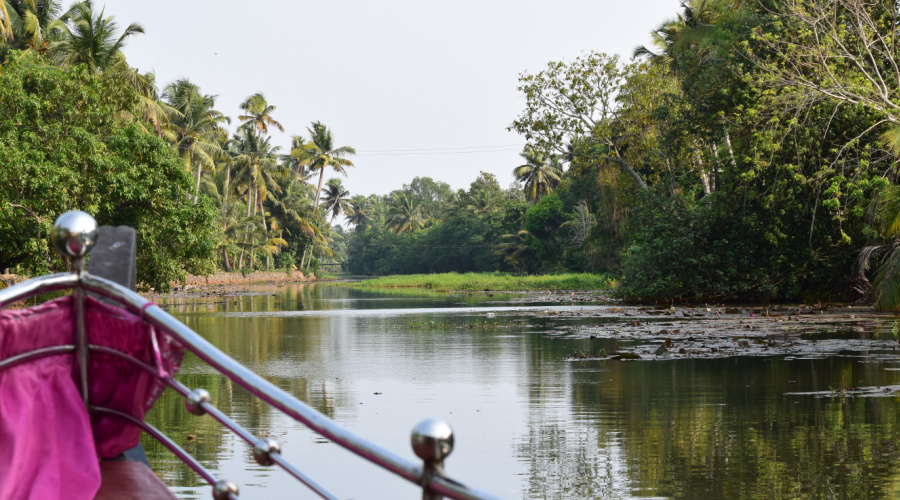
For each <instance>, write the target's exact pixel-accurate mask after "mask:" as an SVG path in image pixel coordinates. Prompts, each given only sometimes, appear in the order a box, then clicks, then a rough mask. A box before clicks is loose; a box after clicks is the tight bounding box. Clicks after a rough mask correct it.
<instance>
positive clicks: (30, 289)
mask: <svg viewBox="0 0 900 500" xmlns="http://www.w3.org/2000/svg"><path fill="white" fill-rule="evenodd" d="M69 214H72V212H69V213H67V214H64V215H63V216H61V217H60V219H58V220H57V223H56V224H55V225H54V231H53V235H54V243H55V244H56V246H57V248H59V249H60V251H61V253H63V255H64V256H67V257H69V258H70V259H71V261H72V268H73V271H74V272H72V273H60V274H54V275H49V276H43V277H39V278H34V279H31V280H28V281H26V282H23V283H20V284H17V285H14V286H12V287H9V288H6V289H3V290H0V307H2V306H3V305H5V304H10V303H12V302H17V301H20V300H23V299H26V298H28V297H32V296H34V295H38V294H41V293H45V292H49V291H55V290H62V289H72V290H73V291H74V294H75V296H76V298H83V297H84V292H85V291H88V292H93V293H95V294H98V295H101V296H104V297H107V298H110V299H113V300H115V301H117V302H118V303H120V304H122V305H123V306H125V307H126V308H127V309H130V310H131V311H132V312H134V313H135V314H139V315H141V316H142V317H143V318H144V320H145V321H147V322H149V323H151V324H152V325H154V326H155V327H158V328H159V329H160V330H161V331H163V332H165V333H166V334H168V335H171V336H172V337H173V338H175V339H176V340H177V341H178V342H180V343H181V344H182V345H183V346H184V347H185V348H186V349H187V350H189V351H191V352H192V353H194V354H195V355H196V356H197V357H198V358H200V359H202V360H203V361H205V362H206V363H207V364H209V365H210V366H212V367H213V368H215V369H216V370H217V371H219V372H220V373H221V374H223V375H224V376H226V377H228V378H229V379H231V380H232V381H233V382H235V383H236V384H238V385H240V386H241V387H243V388H244V389H246V390H247V391H249V392H250V393H251V394H253V395H254V396H256V397H258V398H259V399H261V400H263V401H265V402H266V403H268V404H270V405H271V406H272V407H274V408H276V409H278V410H280V411H281V412H282V413H284V414H285V415H287V416H289V417H291V418H292V419H294V420H296V421H298V422H301V423H303V424H304V425H306V426H307V427H308V428H310V429H311V430H313V431H315V432H317V433H318V434H320V435H322V436H323V437H325V438H327V439H329V440H331V441H332V442H334V443H336V444H338V445H340V446H342V447H344V448H346V449H347V450H349V451H351V452H352V453H355V454H356V455H359V456H360V457H362V458H363V459H365V460H368V461H369V462H372V463H374V464H375V465H378V466H380V467H381V468H383V469H386V470H388V471H390V472H393V473H394V474H397V475H398V476H400V477H402V478H404V479H406V480H408V481H410V482H413V483H415V484H418V485H420V486H422V488H423V498H425V499H435V498H442V497H443V496H447V497H450V498H454V499H460V500H470V499H471V500H482V499H483V500H489V499H496V498H499V497H495V496H493V495H491V494H489V493H486V492H483V491H480V490H476V489H473V488H469V487H467V486H465V485H463V484H462V483H459V482H457V481H454V480H452V479H450V478H448V477H446V476H445V475H444V474H443V460H444V458H446V456H447V455H449V454H450V451H452V447H453V435H452V430H451V429H450V427H449V426H448V425H447V424H444V423H443V422H438V421H434V420H426V421H424V422H421V423H420V424H418V425H417V426H416V427H415V428H414V429H413V433H412V445H413V450H414V451H415V453H416V454H417V455H418V456H419V457H420V458H422V459H423V462H424V463H423V465H419V464H416V463H414V462H412V461H410V460H407V459H405V458H403V457H401V456H399V455H396V454H395V453H393V452H391V451H389V450H386V449H384V448H382V447H380V446H378V445H376V444H374V443H372V442H369V441H367V440H365V439H363V438H362V437H360V436H357V435H356V434H354V433H353V432H351V431H350V430H348V429H345V428H343V427H341V426H340V425H338V424H337V423H335V422H334V421H332V420H331V419H329V418H328V417H326V416H325V415H323V414H321V413H319V412H318V411H317V410H315V409H314V408H312V407H310V406H309V405H307V404H305V403H303V402H302V401H300V400H298V399H296V398H294V397H293V396H291V395H290V394H288V393H287V392H285V391H283V390H282V389H280V388H278V387H277V386H275V385H274V384H272V383H271V382H269V381H267V380H266V379H264V378H262V377H260V376H259V375H257V374H256V373H254V372H252V371H250V370H249V369H247V368H246V367H244V366H243V365H241V364H240V363H238V362H237V361H235V360H233V359H232V358H230V357H229V356H227V355H226V354H224V353H223V352H222V351H220V350H219V349H217V348H216V347H215V346H213V345H212V344H211V343H209V342H208V341H207V340H206V339H204V338H203V337H201V336H200V335H199V334H197V333H196V332H194V331H193V330H191V329H190V328H188V327H187V326H186V325H184V324H183V323H181V322H180V321H179V320H178V319H176V318H175V317H173V316H171V315H170V314H169V313H167V312H165V311H164V310H162V309H161V308H160V307H159V306H157V305H156V304H153V303H152V302H150V301H148V300H147V299H145V298H143V297H141V296H140V295H138V294H137V293H135V292H133V291H131V290H129V289H128V288H125V287H123V286H121V285H119V284H117V283H115V282H112V281H110V280H107V279H104V278H101V277H98V276H93V275H91V274H89V273H87V272H85V271H84V262H83V258H84V255H86V254H87V252H88V251H89V250H90V246H92V241H91V240H92V238H93V240H94V241H95V240H96V228H94V229H93V231H94V232H93V233H91V232H90V228H88V229H85V230H82V231H81V232H80V233H79V232H78V231H76V230H73V229H72V228H71V227H65V223H63V224H62V226H64V227H61V228H60V227H59V226H60V225H61V222H60V221H63V219H64V218H65V217H66V216H67V215H69ZM80 214H83V212H80ZM83 215H85V216H87V217H90V216H88V215H87V214H83ZM91 221H93V218H91ZM78 222H79V223H81V222H82V221H81V220H79V221H78ZM94 224H96V223H94ZM66 238H68V239H66ZM73 238H74V239H78V238H80V240H78V241H75V244H74V245H73V244H72V241H73ZM58 239H64V240H65V242H66V243H65V244H61V243H60V242H59V241H58ZM78 243H81V244H82V246H83V247H87V248H81V247H78ZM78 302H79V304H77V306H78V307H79V308H80V306H81V304H80V302H81V300H78ZM78 316H79V318H78V330H83V328H84V324H83V318H82V317H81V316H82V315H81V314H79V315H78ZM101 349H103V348H101ZM75 350H76V352H77V353H78V355H79V356H80V365H81V366H82V367H85V366H86V365H87V356H88V355H89V352H90V351H91V350H99V349H98V347H97V346H90V345H89V344H87V341H86V339H85V337H84V335H83V332H81V331H80V332H78V335H77V339H76V346H75ZM107 350H109V349H107ZM116 355H118V356H120V357H124V358H126V359H127V358H130V356H128V355H127V354H125V353H119V354H116ZM131 360H132V361H134V362H136V363H137V364H138V365H139V366H141V365H143V366H141V367H142V368H143V369H145V370H146V369H148V368H150V369H152V367H150V366H149V365H146V364H144V363H142V362H140V361H138V360H136V359H134V358H131ZM162 381H163V382H164V383H166V385H169V386H170V387H172V388H173V389H175V390H176V391H177V392H179V393H181V394H182V395H183V396H186V398H187V402H186V405H187V406H188V409H189V410H192V412H194V413H203V412H206V413H210V415H211V416H213V418H215V419H216V420H218V421H219V422H220V423H222V424H223V425H225V426H226V427H228V428H229V429H231V430H232V431H233V432H235V433H236V434H238V435H239V436H240V437H241V438H242V439H244V440H245V441H247V442H248V443H250V444H251V445H253V446H254V456H255V457H256V459H257V461H258V462H259V463H261V464H263V465H269V464H277V465H279V466H281V467H282V468H284V469H285V470H286V471H287V472H288V473H290V474H291V475H293V476H294V477H296V478H297V479H298V480H300V481H301V482H303V483H304V484H306V485H307V486H308V487H310V488H311V489H312V490H313V491H315V492H316V493H317V494H319V495H320V496H322V497H323V498H328V499H330V498H336V497H334V496H333V495H331V494H330V493H328V492H327V491H325V490H324V489H323V488H321V487H319V486H318V485H317V484H316V483H314V482H313V481H312V480H310V479H309V478H307V477H306V476H305V475H304V474H302V473H301V472H300V471H299V470H297V469H296V468H294V467H293V466H291V465H290V464H289V463H287V461H286V460H285V459H284V457H283V456H282V455H281V454H280V447H279V446H278V445H277V443H274V441H272V440H262V439H256V438H254V437H253V436H252V435H251V434H250V433H249V432H247V431H246V430H245V429H243V428H242V427H240V426H239V425H238V424H236V423H235V422H233V421H232V420H231V419H230V418H228V417H227V416H225V415H224V414H223V413H221V411H219V410H218V409H216V408H215V407H214V406H212V405H211V403H209V401H208V393H207V394H206V397H205V398H204V397H203V393H206V391H203V390H194V391H190V392H187V393H185V391H187V388H186V387H185V386H184V385H182V384H181V383H180V382H177V381H175V380H174V379H172V378H171V377H166V378H163V379H162ZM81 386H82V387H86V374H84V372H82V379H81ZM201 391H202V392H201ZM84 397H85V400H86V402H87V395H86V393H85V394H84ZM198 408H199V409H200V411H197V410H198ZM106 411H109V410H106ZM142 427H143V426H142ZM144 428H145V430H146V427H144ZM153 431H155V433H156V434H160V435H161V433H159V432H158V431H157V430H156V429H153ZM156 434H154V437H156V438H157V439H159V437H157V435H156ZM163 444H165V445H166V446H169V445H168V444H166V443H165V442H163ZM176 446H177V445H176ZM170 449H172V448H171V447H170ZM179 449H180V448H179ZM173 451H174V450H173ZM181 451H183V450H181ZM179 458H182V460H184V458H183V457H181V456H180V455H179ZM189 465H191V464H190V463H189ZM198 465H199V464H198ZM195 470H197V469H196V468H195ZM204 471H205V469H204ZM198 472H199V471H198ZM201 475H202V476H204V479H207V481H210V479H211V476H209V477H207V476H206V475H205V474H203V473H201ZM223 483H225V482H223V481H218V482H216V483H215V484H214V496H215V497H216V498H229V497H230V496H234V495H235V494H236V493H237V491H236V487H235V488H233V490H232V489H228V485H224V484H223ZM210 484H213V483H212V482H211V481H210ZM220 488H223V489H221V490H220Z"/></svg>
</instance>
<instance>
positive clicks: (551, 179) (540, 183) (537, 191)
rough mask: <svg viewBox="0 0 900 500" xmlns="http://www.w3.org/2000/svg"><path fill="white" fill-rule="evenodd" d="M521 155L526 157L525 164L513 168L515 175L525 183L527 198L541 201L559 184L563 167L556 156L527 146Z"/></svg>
mask: <svg viewBox="0 0 900 500" xmlns="http://www.w3.org/2000/svg"><path fill="white" fill-rule="evenodd" d="M519 156H521V157H522V158H524V159H525V164H524V165H519V166H518V167H516V168H515V169H513V176H514V177H515V178H516V180H517V181H519V182H521V183H522V184H523V185H524V187H525V197H526V198H528V199H529V200H531V201H534V202H538V201H541V198H542V197H544V196H545V195H548V194H550V191H552V190H553V188H555V187H556V185H557V184H559V181H560V179H562V169H560V168H559V165H558V164H557V162H556V160H555V159H554V158H552V157H551V158H548V157H547V155H545V154H542V153H539V152H537V151H535V150H533V149H528V148H526V149H525V151H523V152H522V153H519Z"/></svg>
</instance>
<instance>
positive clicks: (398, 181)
mask: <svg viewBox="0 0 900 500" xmlns="http://www.w3.org/2000/svg"><path fill="white" fill-rule="evenodd" d="M94 1H95V5H96V6H97V7H102V6H103V5H104V2H103V0H94ZM71 3H72V2H66V6H68V5H69V4H71ZM105 5H106V14H107V15H112V16H114V17H115V19H116V21H117V22H118V23H119V25H120V29H124V27H125V26H127V25H128V24H129V23H131V22H139V23H141V24H142V25H143V26H144V29H145V31H146V33H145V34H144V35H137V36H136V37H134V38H132V39H131V40H130V41H129V42H128V44H127V46H126V47H125V49H124V52H125V55H126V57H127V58H128V61H129V63H130V64H131V65H132V66H134V67H137V68H139V69H140V71H142V72H143V71H148V70H151V69H152V70H155V71H156V75H157V84H158V85H159V86H160V87H162V86H164V85H165V84H167V83H169V82H171V81H173V80H175V79H177V78H188V79H190V80H191V81H193V82H194V83H196V84H197V85H199V86H200V88H201V90H202V91H203V92H204V93H206V94H213V95H218V100H217V108H218V109H219V110H220V111H222V112H223V113H225V114H226V115H228V116H230V117H232V119H233V122H232V125H231V129H232V130H233V129H234V128H235V127H236V125H237V120H236V118H237V115H238V114H240V113H239V111H240V109H239V107H238V106H239V104H240V103H241V102H242V101H243V100H244V99H245V98H246V97H247V96H249V95H251V94H253V93H255V92H262V93H263V94H264V95H265V96H266V99H267V100H268V101H269V103H270V104H272V105H274V106H276V110H275V112H274V113H273V117H274V118H275V119H277V120H278V121H280V122H281V123H282V124H283V125H284V127H285V133H284V134H281V133H280V132H278V131H277V130H276V131H275V132H274V134H273V143H274V144H276V145H280V146H282V147H283V148H287V146H288V145H289V143H290V136H291V135H301V134H302V135H304V136H307V135H308V133H307V131H306V128H307V127H308V126H309V125H310V123H311V122H312V121H314V120H318V121H321V122H323V123H324V124H325V125H327V126H328V127H329V128H331V129H332V131H333V132H334V137H335V140H336V142H337V145H339V146H344V145H347V146H352V147H354V148H356V150H357V152H358V153H359V154H358V155H357V156H356V157H352V158H351V159H352V161H353V162H354V163H355V165H356V167H355V168H352V169H350V170H349V177H347V178H346V179H344V184H345V186H347V188H348V190H349V191H350V194H351V195H355V194H366V195H368V194H372V193H376V194H386V193H389V192H390V191H392V190H394V189H399V188H400V187H401V186H402V185H403V184H405V183H409V181H411V180H412V179H413V177H415V176H429V177H432V178H434V179H436V180H441V181H444V182H447V183H449V184H450V185H451V186H452V187H453V188H454V189H457V188H468V185H469V183H470V182H471V181H472V180H474V179H475V177H476V176H477V175H478V172H479V171H482V170H483V171H486V172H491V173H493V174H495V175H496V176H497V177H498V178H499V180H500V183H501V185H503V186H504V187H505V186H507V185H508V184H509V183H510V182H512V180H513V179H512V173H511V172H512V169H513V168H514V167H516V166H517V165H520V164H521V162H520V161H519V160H520V158H519V156H518V152H519V151H521V146H522V145H524V142H525V141H524V139H523V138H522V137H520V136H518V135H517V134H515V133H513V132H507V130H506V127H507V126H509V124H510V123H511V122H512V121H513V120H514V119H515V118H516V117H517V116H518V115H519V113H520V112H521V111H522V109H523V108H524V98H523V97H522V96H521V95H520V93H519V92H518V91H517V90H516V86H517V84H518V76H519V74H520V73H522V72H526V71H527V72H529V73H537V72H538V71H540V70H542V69H543V68H544V67H545V66H546V64H547V63H548V62H549V61H558V60H565V61H571V60H573V59H574V58H575V57H577V56H579V55H581V54H582V53H585V52H588V51H591V50H596V51H602V52H606V53H609V54H613V53H618V54H620V55H622V56H624V57H626V58H627V57H630V54H631V52H632V51H633V49H634V47H635V46H637V45H645V44H649V43H650V35H649V32H650V30H651V29H653V28H655V27H656V26H658V25H659V24H660V23H661V22H662V21H663V20H665V19H669V18H672V17H674V16H675V15H676V13H677V11H678V7H679V2H678V0H617V1H612V0H594V1H587V0H556V1H554V2H549V1H536V0H518V1H511V0H481V1H471V0H456V1H453V2H447V1H434V0H432V1H427V0H418V1H412V0H409V1H404V0H379V1H375V0H357V1H334V0H332V1H315V2H310V1H307V2H299V1H291V0H257V1H255V2H237V1H234V0H217V1H213V0H180V1H173V0H158V1H153V2H149V1H135V0H106V2H105ZM270 132H271V130H270ZM437 148H445V149H443V153H442V154H410V153H436V152H437V151H434V149H437ZM446 148H466V149H452V150H450V149H446ZM423 149H425V150H429V149H430V150H432V151H421V150H423ZM388 150H389V151H393V152H397V150H407V151H405V152H403V154H401V155H396V154H392V155H386V154H384V153H385V152H387V151H388ZM408 150H420V151H408ZM485 150H490V152H479V151H485ZM367 152H368V153H367ZM376 152H381V154H374V153H376ZM447 153H456V154H447ZM328 177H330V176H329V175H328V172H326V179H327V178H328Z"/></svg>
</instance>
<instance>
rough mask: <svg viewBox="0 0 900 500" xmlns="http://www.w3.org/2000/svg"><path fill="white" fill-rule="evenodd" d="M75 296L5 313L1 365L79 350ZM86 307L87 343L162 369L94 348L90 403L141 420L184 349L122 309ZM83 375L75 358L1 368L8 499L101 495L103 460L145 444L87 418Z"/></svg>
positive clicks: (3, 479)
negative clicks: (39, 352)
mask: <svg viewBox="0 0 900 500" xmlns="http://www.w3.org/2000/svg"><path fill="white" fill-rule="evenodd" d="M74 300H75V299H74V298H73V297H72V296H68V297H63V298H60V299H56V300H52V301H49V302H46V303H44V304H41V305H39V306H35V307H30V308H27V309H19V310H4V311H0V361H2V360H5V359H8V358H10V357H12V356H16V355H19V354H23V353H27V352H30V351H34V350H36V349H42V348H46V347H52V346H61V345H74V344H75V331H76V328H75V316H76V315H75V307H74V305H75V303H74ZM84 306H85V326H86V331H87V342H88V344H90V345H95V346H103V347H107V348H110V349H114V350H117V351H120V352H122V353H125V354H128V355H130V356H132V357H134V358H136V359H137V360H139V361H141V362H143V363H145V364H147V365H150V366H152V367H155V369H156V372H157V373H155V374H154V373H151V372H148V371H146V370H144V369H142V368H140V367H139V366H137V365H136V364H134V363H131V362H129V361H127V360H125V359H122V358H119V357H116V356H113V355H110V354H105V353H102V352H96V351H93V352H91V353H90V361H89V363H88V399H89V402H90V405H92V406H99V407H104V408H109V409H112V410H117V411H120V412H123V413H127V414H129V415H131V416H133V417H135V418H137V419H140V420H143V419H144V414H145V413H146V412H147V410H148V409H150V407H151V406H152V405H153V402H154V401H155V400H156V398H157V397H158V396H159V395H160V394H161V393H162V391H163V389H164V388H165V386H164V385H163V383H162V382H161V381H160V379H159V376H166V375H167V374H171V375H174V373H175V372H176V371H177V370H178V367H179V365H180V363H181V357H182V355H183V353H184V350H183V349H182V348H181V347H180V346H179V345H178V344H177V343H176V342H175V341H174V340H172V339H171V338H170V337H169V336H168V335H164V334H162V332H159V333H154V331H153V328H152V327H151V326H150V324H149V323H146V322H144V321H143V320H142V319H141V317H140V316H138V315H135V314H132V313H130V312H128V311H126V310H125V309H123V308H121V307H116V306H110V305H107V304H105V303H103V302H100V301H98V300H95V299H93V298H91V297H87V298H86V299H85V304H84ZM154 336H155V337H156V339H157V342H155V343H154V341H153V338H154ZM154 344H156V346H155V345H154ZM157 346H158V347H157ZM78 372H79V370H78V362H77V360H76V356H75V354H74V352H69V353H64V354H54V355H50V356H47V357H41V358H39V359H33V360H31V361H28V362H26V363H23V364H17V365H14V366H12V367H11V368H8V369H6V370H2V371H0V499H4V500H20V499H23V500H24V499H27V500H32V499H33V500H38V499H47V498H67V499H82V498H84V499H93V498H94V496H95V495H96V493H97V490H98V489H99V488H100V466H99V463H98V460H99V459H103V458H114V457H117V456H118V455H119V454H121V453H122V452H123V451H125V450H127V449H130V448H133V447H135V446H137V445H138V443H139V442H140V435H141V430H140V428H138V427H137V426H135V425H133V424H130V423H126V422H124V421H122V420H119V419H116V418H115V417H112V416H107V415H100V414H93V415H92V414H89V413H88V409H87V407H86V406H85V404H84V400H83V398H82V396H81V394H80V392H79V389H78V388H79V382H78V377H79V375H78Z"/></svg>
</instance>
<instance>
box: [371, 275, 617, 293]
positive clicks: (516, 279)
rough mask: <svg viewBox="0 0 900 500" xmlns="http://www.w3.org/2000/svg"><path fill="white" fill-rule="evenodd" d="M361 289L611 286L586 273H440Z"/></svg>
mask: <svg viewBox="0 0 900 500" xmlns="http://www.w3.org/2000/svg"><path fill="white" fill-rule="evenodd" d="M356 285H357V286H364V287H385V288H427V289H431V290H441V291H451V290H452V291H484V292H489V291H490V292H495V291H517V292H518V291H543V290H604V289H608V288H612V287H613V286H615V281H614V280H613V279H611V278H609V277H608V276H605V275H601V274H589V273H564V274H545V275H542V276H516V275H512V274H505V273H463V274H459V273H442V274H408V275H393V276H382V277H380V278H374V279H369V280H364V281H360V282H359V283H356Z"/></svg>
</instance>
